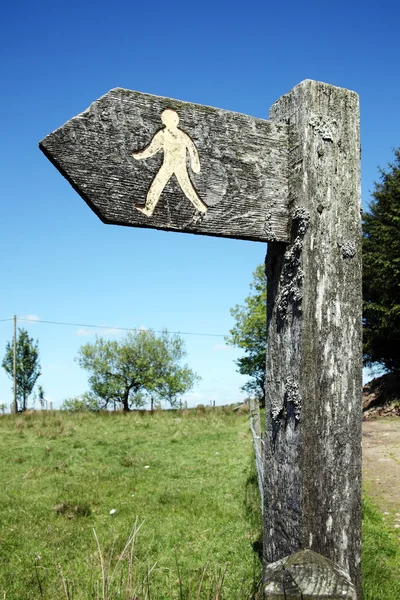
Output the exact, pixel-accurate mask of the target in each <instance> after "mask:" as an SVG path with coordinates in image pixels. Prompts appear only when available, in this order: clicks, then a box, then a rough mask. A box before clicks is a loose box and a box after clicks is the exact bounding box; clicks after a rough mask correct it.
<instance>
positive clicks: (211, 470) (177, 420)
mask: <svg viewBox="0 0 400 600" xmlns="http://www.w3.org/2000/svg"><path fill="white" fill-rule="evenodd" d="M0 440H1V441H0V451H1V473H0V480H1V482H2V487H1V489H0V515H1V517H0V518H1V522H0V598H2V599H3V594H5V595H4V598H6V600H28V599H35V600H36V599H38V598H45V599H52V600H54V599H55V598H57V599H58V598H73V599H76V600H80V599H82V600H83V599H85V600H87V599H89V598H102V599H106V598H107V599H108V598H121V599H124V600H127V599H128V598H129V599H130V598H136V597H138V598H139V599H140V600H144V599H145V598H159V599H164V598H165V599H167V598H168V599H169V600H173V599H174V598H183V597H184V598H193V600H195V598H196V597H197V596H196V594H197V591H198V589H199V587H201V588H202V589H201V597H202V598H209V597H214V596H213V595H212V594H213V593H214V595H215V590H216V589H217V588H218V587H219V586H220V583H221V581H222V579H223V580H224V583H223V588H224V592H223V594H222V596H221V597H223V598H236V597H238V598H247V597H248V596H249V595H250V592H251V589H252V587H253V585H254V582H256V581H257V580H258V579H259V577H260V573H261V565H260V561H259V557H258V555H257V553H256V552H255V551H254V550H253V544H254V543H256V542H257V539H258V538H259V535H260V534H259V531H260V523H259V518H260V517H259V500H258V497H257V488H256V485H257V484H256V478H255V474H254V467H253V455H252V442H251V437H250V435H249V431H248V417H247V416H246V415H244V416H240V415H236V414H234V413H232V412H231V411H230V410H226V411H223V410H222V409H217V410H216V409H214V410H204V411H182V412H176V411H164V412H155V413H154V414H153V415H151V414H149V413H145V414H143V413H131V414H128V415H123V414H119V413H117V414H112V413H110V414H99V415H95V414H89V413H81V414H67V413H59V412H58V413H49V412H46V413H36V414H34V413H32V414H25V415H23V416H16V417H15V416H9V417H4V418H1V419H0ZM110 511H115V512H114V513H113V514H110ZM142 521H144V522H143V525H142V526H141V528H140V531H139V533H138V534H137V535H136V536H134V537H135V540H134V545H135V547H134V552H133V554H132V556H131V557H130V556H129V549H127V551H126V552H125V555H124V556H123V557H122V559H121V560H119V558H120V557H121V553H122V551H123V549H124V546H125V544H126V542H127V540H128V538H129V535H130V533H131V531H132V528H133V527H134V525H135V522H136V527H138V526H139V525H140V524H141V523H142ZM96 537H97V540H98V542H97V541H96ZM98 544H99V547H100V552H99V547H98ZM118 561H119V562H118ZM117 563H118V566H117V571H116V573H115V575H114V577H113V579H112V581H111V582H110V574H111V573H112V571H113V569H114V567H115V565H116V564H117ZM207 563H208V566H207ZM155 564H156V566H155V567H154V565H155ZM153 567H154V568H153ZM206 567H207V568H206ZM204 570H205V572H204ZM150 571H151V573H150V574H149V572H150ZM107 574H108V581H106V582H104V580H105V579H107ZM130 579H131V580H132V582H131V583H130ZM201 581H202V583H201ZM200 584H201V585H200ZM108 587H110V590H109V591H107V588H108Z"/></svg>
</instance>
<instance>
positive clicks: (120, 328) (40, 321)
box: [4, 317, 225, 337]
mask: <svg viewBox="0 0 400 600" xmlns="http://www.w3.org/2000/svg"><path fill="white" fill-rule="evenodd" d="M4 321H12V319H4ZM17 321H29V322H31V323H47V324H49V325H67V326H68V325H69V326H71V327H91V328H93V329H112V330H116V331H143V329H142V328H139V327H113V326H111V325H91V324H88V323H65V322H63V321H43V320H42V319H28V318H27V317H17ZM153 331H154V333H163V331H157V330H154V329H153ZM168 333H172V334H177V335H201V336H204V337H225V334H222V333H201V332H198V331H168Z"/></svg>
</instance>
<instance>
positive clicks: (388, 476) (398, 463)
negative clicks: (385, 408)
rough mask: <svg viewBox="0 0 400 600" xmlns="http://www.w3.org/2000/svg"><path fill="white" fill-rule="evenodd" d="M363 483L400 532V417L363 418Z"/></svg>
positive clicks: (369, 494) (389, 521) (388, 520)
mask: <svg viewBox="0 0 400 600" xmlns="http://www.w3.org/2000/svg"><path fill="white" fill-rule="evenodd" d="M363 483H364V488H365V490H366V492H367V494H368V496H369V497H370V498H371V499H372V500H373V501H374V503H375V504H376V505H377V506H378V507H379V508H380V509H381V510H382V512H383V513H384V515H385V517H386V520H387V522H388V524H390V525H392V526H393V527H395V528H396V529H399V533H400V419H398V418H389V419H378V420H368V421H364V423H363Z"/></svg>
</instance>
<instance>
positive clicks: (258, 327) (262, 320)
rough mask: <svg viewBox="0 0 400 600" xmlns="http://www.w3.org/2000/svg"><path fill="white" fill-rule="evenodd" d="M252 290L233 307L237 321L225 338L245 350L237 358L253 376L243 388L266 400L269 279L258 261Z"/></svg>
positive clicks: (243, 370)
mask: <svg viewBox="0 0 400 600" xmlns="http://www.w3.org/2000/svg"><path fill="white" fill-rule="evenodd" d="M250 290H251V293H250V295H249V296H247V298H246V299H245V301H244V305H241V304H236V306H234V307H233V308H231V315H232V316H233V317H234V319H235V321H236V322H235V325H234V327H233V328H232V329H231V330H230V335H229V336H228V337H227V338H225V340H226V342H227V344H230V345H231V346H236V347H237V348H241V349H242V350H244V356H242V357H241V358H238V359H237V360H236V364H237V366H238V367H239V368H238V372H239V373H241V374H242V375H248V376H249V377H250V380H249V381H248V382H247V383H245V385H244V386H243V387H242V389H243V390H244V391H246V392H249V393H250V394H252V395H253V396H254V397H255V398H257V399H258V400H259V401H260V403H261V404H262V405H264V404H265V356H266V344H267V283H266V277H265V272H264V265H258V267H257V268H256V270H255V271H254V273H253V281H252V282H251V284H250Z"/></svg>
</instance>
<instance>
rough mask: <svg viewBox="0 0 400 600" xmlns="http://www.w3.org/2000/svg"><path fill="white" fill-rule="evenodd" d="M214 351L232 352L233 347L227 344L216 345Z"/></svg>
mask: <svg viewBox="0 0 400 600" xmlns="http://www.w3.org/2000/svg"><path fill="white" fill-rule="evenodd" d="M212 349H213V350H214V351H215V352H232V347H231V346H227V345H226V344H215V346H213V348H212Z"/></svg>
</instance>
